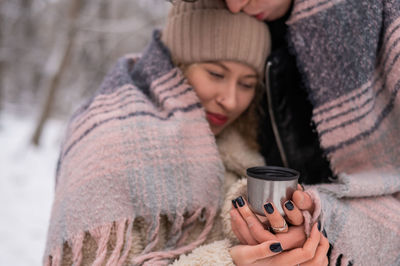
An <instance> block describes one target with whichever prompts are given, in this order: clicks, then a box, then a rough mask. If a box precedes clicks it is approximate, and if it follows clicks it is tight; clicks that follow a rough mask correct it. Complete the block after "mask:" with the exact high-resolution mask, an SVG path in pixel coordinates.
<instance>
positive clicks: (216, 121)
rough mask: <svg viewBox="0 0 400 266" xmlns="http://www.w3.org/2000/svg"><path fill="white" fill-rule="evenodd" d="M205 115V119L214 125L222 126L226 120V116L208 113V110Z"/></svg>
mask: <svg viewBox="0 0 400 266" xmlns="http://www.w3.org/2000/svg"><path fill="white" fill-rule="evenodd" d="M206 117H207V120H208V121H209V122H210V123H211V124H213V125H215V126H222V125H224V124H225V123H226V122H227V121H228V117H227V116H225V115H220V114H214V113H210V112H207V113H206Z"/></svg>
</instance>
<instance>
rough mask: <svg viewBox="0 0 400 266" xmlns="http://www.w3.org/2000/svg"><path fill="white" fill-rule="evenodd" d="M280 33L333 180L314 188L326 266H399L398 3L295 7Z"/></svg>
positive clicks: (303, 1) (338, 1) (299, 0)
mask: <svg viewBox="0 0 400 266" xmlns="http://www.w3.org/2000/svg"><path fill="white" fill-rule="evenodd" d="M288 24H289V31H290V40H291V42H292V45H293V47H294V49H295V51H296V54H297V58H298V63H299V66H300V71H301V72H302V73H303V74H304V76H305V79H304V80H305V82H306V86H307V87H308V89H309V91H310V95H311V96H310V99H311V101H312V103H313V105H314V107H315V108H314V112H313V120H314V122H315V124H316V126H317V130H318V133H319V137H320V140H321V145H322V147H323V149H324V150H325V152H326V155H327V157H328V159H329V161H330V163H331V167H332V169H333V171H334V173H335V174H336V175H338V180H337V182H336V183H334V184H329V185H320V186H316V188H317V189H318V190H319V191H320V192H321V193H320V195H321V200H322V206H323V209H324V216H325V217H324V220H325V226H326V228H327V231H328V236H329V238H330V240H331V241H332V242H333V243H334V250H333V252H332V261H331V263H333V265H335V263H336V260H338V259H341V263H342V265H347V263H348V262H349V261H353V263H354V265H400V202H399V200H398V199H396V198H395V197H394V194H395V193H398V192H399V191H400V96H399V89H400V41H399V40H400V1H397V0H379V1H376V0H368V1H352V0H331V1H326V0H296V1H295V3H294V7H293V12H292V16H291V17H290V19H289V22H288ZM364 197H368V198H364Z"/></svg>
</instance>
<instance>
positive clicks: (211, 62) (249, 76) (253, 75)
mask: <svg viewBox="0 0 400 266" xmlns="http://www.w3.org/2000/svg"><path fill="white" fill-rule="evenodd" d="M207 63H209V64H214V65H217V66H220V67H222V68H223V69H224V70H226V71H231V70H230V69H229V68H228V67H227V66H226V65H224V64H223V63H221V62H219V61H209V62H207ZM244 77H245V78H255V79H257V78H258V76H257V74H249V75H245V76H244Z"/></svg>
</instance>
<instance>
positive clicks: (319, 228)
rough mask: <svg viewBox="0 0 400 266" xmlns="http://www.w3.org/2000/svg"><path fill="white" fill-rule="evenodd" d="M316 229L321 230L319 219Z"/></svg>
mask: <svg viewBox="0 0 400 266" xmlns="http://www.w3.org/2000/svg"><path fill="white" fill-rule="evenodd" d="M318 231H320V232H321V221H318Z"/></svg>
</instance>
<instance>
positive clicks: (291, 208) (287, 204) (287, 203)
mask: <svg viewBox="0 0 400 266" xmlns="http://www.w3.org/2000/svg"><path fill="white" fill-rule="evenodd" d="M285 207H286V209H288V210H289V211H291V210H293V209H294V206H293V203H292V202H291V201H290V200H288V201H287V202H286V203H285Z"/></svg>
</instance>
